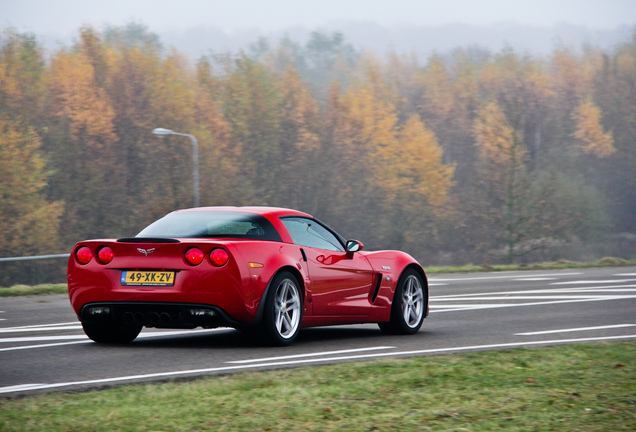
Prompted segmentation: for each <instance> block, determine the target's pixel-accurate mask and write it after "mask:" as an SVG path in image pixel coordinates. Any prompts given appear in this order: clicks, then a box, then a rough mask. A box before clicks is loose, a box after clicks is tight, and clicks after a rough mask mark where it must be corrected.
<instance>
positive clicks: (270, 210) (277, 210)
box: [175, 206, 312, 217]
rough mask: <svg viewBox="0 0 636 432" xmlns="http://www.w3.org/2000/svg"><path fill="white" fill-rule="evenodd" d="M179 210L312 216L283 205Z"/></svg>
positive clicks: (185, 210) (183, 210) (187, 210)
mask: <svg viewBox="0 0 636 432" xmlns="http://www.w3.org/2000/svg"><path fill="white" fill-rule="evenodd" d="M175 211H177V212H190V211H218V212H242V213H254V214H258V215H261V216H266V215H274V216H277V217H283V216H304V217H312V216H311V215H309V214H307V213H304V212H301V211H299V210H292V209H288V208H283V207H260V206H247V207H233V206H213V207H195V208H188V209H181V210H175Z"/></svg>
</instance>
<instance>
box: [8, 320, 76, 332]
mask: <svg viewBox="0 0 636 432" xmlns="http://www.w3.org/2000/svg"><path fill="white" fill-rule="evenodd" d="M70 325H77V326H80V327H81V324H80V323H79V322H77V321H72V322H65V323H56V324H35V325H28V326H18V327H4V328H0V332H1V331H3V330H15V329H27V330H28V329H39V328H47V327H61V326H70Z"/></svg>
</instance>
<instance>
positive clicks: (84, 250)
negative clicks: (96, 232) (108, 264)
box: [75, 246, 93, 265]
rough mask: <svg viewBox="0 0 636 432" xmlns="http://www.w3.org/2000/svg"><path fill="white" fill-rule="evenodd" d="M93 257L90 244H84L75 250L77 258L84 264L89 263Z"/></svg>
mask: <svg viewBox="0 0 636 432" xmlns="http://www.w3.org/2000/svg"><path fill="white" fill-rule="evenodd" d="M92 259H93V251H92V250H91V249H90V248H89V247H88V246H82V247H80V248H79V249H77V250H76V251H75V260H77V262H78V263H80V264H82V265H85V264H88V263H89V262H91V260H92Z"/></svg>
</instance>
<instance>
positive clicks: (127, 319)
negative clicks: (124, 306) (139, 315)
mask: <svg viewBox="0 0 636 432" xmlns="http://www.w3.org/2000/svg"><path fill="white" fill-rule="evenodd" d="M123 319H124V324H128V325H130V324H134V323H135V317H134V316H133V314H132V312H126V313H124V317H123Z"/></svg>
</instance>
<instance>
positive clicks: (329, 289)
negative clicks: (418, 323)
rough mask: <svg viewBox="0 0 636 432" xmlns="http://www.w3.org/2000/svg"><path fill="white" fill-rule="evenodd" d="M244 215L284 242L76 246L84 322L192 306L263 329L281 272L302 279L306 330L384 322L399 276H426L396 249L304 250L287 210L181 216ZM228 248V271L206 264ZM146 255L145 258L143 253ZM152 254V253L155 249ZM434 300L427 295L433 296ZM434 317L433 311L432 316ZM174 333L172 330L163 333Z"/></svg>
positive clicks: (75, 277)
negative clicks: (141, 276) (132, 281)
mask: <svg viewBox="0 0 636 432" xmlns="http://www.w3.org/2000/svg"><path fill="white" fill-rule="evenodd" d="M190 211H199V212H201V211H216V212H223V211H228V212H230V211H231V212H235V213H236V212H243V213H249V214H256V215H260V216H263V217H265V218H266V219H267V220H268V221H269V222H270V223H271V224H272V225H273V227H274V228H275V229H276V231H277V232H278V234H279V235H280V238H281V240H282V241H263V240H253V239H222V238H209V239H208V238H176V239H175V240H178V242H169V243H166V242H162V241H161V239H159V240H157V239H154V240H153V239H145V238H139V239H138V240H137V239H136V238H133V239H126V240H125V241H121V240H120V241H118V240H116V239H102V240H87V241H82V242H79V243H77V244H76V245H75V247H74V249H73V253H72V254H71V257H70V259H69V263H68V287H69V297H70V301H71V304H72V306H73V309H74V310H75V312H76V313H77V315H78V317H80V319H82V308H83V307H85V306H86V305H91V304H101V303H109V304H118V303H122V304H127V303H131V304H132V303H134V304H142V303H148V304H151V303H152V304H155V303H161V304H193V305H209V306H213V307H215V308H218V309H220V310H221V311H223V313H224V316H225V317H227V320H226V321H225V322H224V323H223V325H229V326H233V327H240V326H242V325H250V324H254V323H257V321H258V318H259V307H260V306H261V305H262V303H263V302H262V301H263V298H264V296H265V293H266V290H267V288H268V285H269V283H270V281H271V280H272V279H273V278H274V277H275V276H276V274H277V273H279V272H280V271H282V270H287V271H289V272H290V273H292V274H294V275H296V276H297V279H298V281H299V282H300V284H301V285H302V290H303V302H304V312H303V316H302V324H301V325H302V326H303V327H309V326H319V325H335V324H347V323H364V322H386V321H388V320H389V318H390V316H391V304H392V301H393V294H394V292H395V289H396V286H397V283H398V280H399V278H400V275H401V274H402V273H403V272H404V271H405V269H407V268H414V269H415V270H416V271H417V272H419V273H420V274H421V275H422V277H423V280H424V282H425V283H426V276H425V274H424V271H423V269H422V267H421V266H420V264H418V263H417V261H416V260H414V259H413V258H412V257H411V256H409V255H408V254H406V253H404V252H398V251H379V252H366V251H362V252H354V253H350V252H336V251H327V250H323V249H317V248H312V247H307V246H299V245H296V244H294V243H293V241H292V237H291V235H290V234H289V232H288V231H287V229H286V228H285V225H284V224H283V222H282V221H281V219H280V218H281V217H303V218H311V219H313V218H312V217H311V216H310V215H308V214H306V213H303V212H299V211H295V210H289V209H279V208H268V207H239V208H236V207H210V208H198V209H188V210H180V212H190ZM105 246H108V247H110V248H111V249H112V251H113V254H114V258H113V259H112V261H111V262H109V263H108V264H101V263H100V262H99V261H98V260H97V259H96V257H97V254H98V252H99V250H100V249H101V248H103V247H105ZM81 247H88V248H89V249H90V250H91V251H92V253H93V258H92V259H91V260H90V262H88V263H87V264H81V263H79V262H78V260H77V259H76V252H77V250H78V249H79V248H81ZM193 247H196V248H199V249H200V250H201V251H202V252H203V254H204V256H205V259H204V260H203V262H202V263H201V264H199V265H196V266H192V265H190V264H189V263H188V262H186V260H185V258H184V256H185V253H186V251H187V250H188V249H190V248H193ZM215 248H223V249H224V250H225V251H226V252H227V253H228V255H229V260H228V262H227V263H226V264H225V265H223V266H222V267H216V266H214V265H213V264H212V263H211V261H210V260H209V259H208V256H209V253H210V251H212V250H213V249H215ZM142 249H143V250H144V251H145V252H141V250H142ZM150 250H152V251H150ZM124 271H170V272H175V276H174V284H173V285H172V286H126V285H122V272H124ZM427 295H428V291H427ZM427 313H428V311H427ZM160 326H164V327H172V326H171V325H169V324H166V325H157V327H160Z"/></svg>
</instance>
